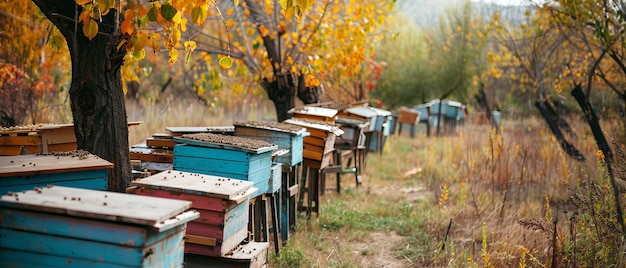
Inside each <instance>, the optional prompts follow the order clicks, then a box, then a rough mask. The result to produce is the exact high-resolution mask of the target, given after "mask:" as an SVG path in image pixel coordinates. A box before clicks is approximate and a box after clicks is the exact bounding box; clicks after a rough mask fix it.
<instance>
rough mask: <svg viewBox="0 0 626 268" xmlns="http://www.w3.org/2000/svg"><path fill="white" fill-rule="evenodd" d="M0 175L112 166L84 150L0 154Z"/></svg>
mask: <svg viewBox="0 0 626 268" xmlns="http://www.w3.org/2000/svg"><path fill="white" fill-rule="evenodd" d="M0 167H2V171H0V177H12V176H26V175H35V174H50V173H62V172H75V171H85V170H99V169H110V168H113V164H111V163H110V162H108V161H106V160H104V159H102V158H100V157H98V156H95V155H92V154H90V153H88V152H86V151H71V152H59V153H54V154H49V155H35V154H32V155H17V156H0Z"/></svg>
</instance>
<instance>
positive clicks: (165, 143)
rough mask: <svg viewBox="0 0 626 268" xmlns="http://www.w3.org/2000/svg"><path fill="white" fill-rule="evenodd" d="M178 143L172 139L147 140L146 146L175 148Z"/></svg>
mask: <svg viewBox="0 0 626 268" xmlns="http://www.w3.org/2000/svg"><path fill="white" fill-rule="evenodd" d="M176 144H178V142H175V141H173V140H172V139H157V138H147V139H146V145H147V146H149V147H160V148H174V146H176Z"/></svg>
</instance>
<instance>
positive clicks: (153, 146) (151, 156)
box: [130, 133, 177, 173]
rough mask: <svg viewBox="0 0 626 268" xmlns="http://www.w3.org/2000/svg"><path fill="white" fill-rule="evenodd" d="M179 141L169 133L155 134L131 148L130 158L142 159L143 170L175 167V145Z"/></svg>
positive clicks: (151, 170) (157, 170) (153, 170)
mask: <svg viewBox="0 0 626 268" xmlns="http://www.w3.org/2000/svg"><path fill="white" fill-rule="evenodd" d="M176 144H177V143H176V142H175V141H174V140H172V136H171V135H169V134H158V133H157V134H153V135H152V137H149V138H147V139H146V142H145V143H140V144H135V145H133V146H132V147H131V148H130V159H131V160H136V161H140V163H141V170H149V171H150V172H151V173H157V172H161V171H163V170H170V169H173V166H172V165H173V164H172V163H173V162H174V151H173V150H174V146H175V145H176Z"/></svg>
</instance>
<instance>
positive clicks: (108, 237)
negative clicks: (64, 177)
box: [0, 208, 162, 247]
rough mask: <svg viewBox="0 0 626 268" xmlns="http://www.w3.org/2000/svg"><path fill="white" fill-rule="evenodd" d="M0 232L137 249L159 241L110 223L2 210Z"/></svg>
mask: <svg viewBox="0 0 626 268" xmlns="http://www.w3.org/2000/svg"><path fill="white" fill-rule="evenodd" d="M0 217H1V218H2V219H4V220H3V221H0V227H1V228H8V229H16V230H22V231H28V232H35V233H45V234H48V235H57V236H67V237H76V238H82V239H86V240H92V241H97V242H103V243H109V244H117V245H124V246H136V247H141V246H144V245H147V244H151V243H154V242H155V241H156V240H157V239H160V238H162V237H160V236H159V235H158V234H157V233H154V232H150V231H149V230H148V229H146V228H145V227H143V228H142V227H141V226H135V225H120V224H116V223H112V222H106V221H97V220H89V219H81V218H74V217H64V216H60V215H55V214H48V213H37V212H31V211H26V210H16V209H11V208H3V209H2V210H1V211H0Z"/></svg>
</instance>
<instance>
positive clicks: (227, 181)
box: [131, 170, 256, 257]
mask: <svg viewBox="0 0 626 268" xmlns="http://www.w3.org/2000/svg"><path fill="white" fill-rule="evenodd" d="M131 185H132V186H136V187H137V188H136V189H134V190H133V192H134V193H135V194H138V195H147V196H155V197H164V198H170V199H178V200H187V201H191V202H192V205H191V207H192V208H193V209H194V210H195V211H198V212H200V217H199V218H198V219H196V220H194V221H192V222H190V223H189V224H188V228H187V236H186V242H185V252H188V253H194V254H200V255H206V256H218V257H219V256H224V255H225V254H226V253H228V252H229V251H231V250H232V249H234V248H235V247H236V246H237V245H239V244H240V243H241V242H242V241H243V240H244V239H245V238H246V237H247V236H248V220H249V200H250V196H251V195H252V194H253V193H254V192H256V188H253V187H252V185H253V184H252V182H248V181H242V180H235V179H231V178H224V177H218V176H211V175H203V174H197V173H189V172H182V171H175V170H174V171H172V170H168V171H163V172H161V173H158V174H155V175H152V176H150V177H147V178H143V179H139V180H135V181H133V182H131Z"/></svg>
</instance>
